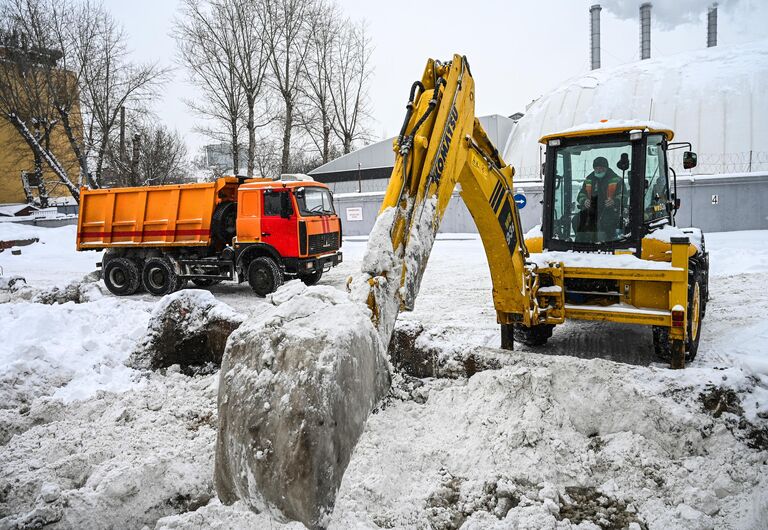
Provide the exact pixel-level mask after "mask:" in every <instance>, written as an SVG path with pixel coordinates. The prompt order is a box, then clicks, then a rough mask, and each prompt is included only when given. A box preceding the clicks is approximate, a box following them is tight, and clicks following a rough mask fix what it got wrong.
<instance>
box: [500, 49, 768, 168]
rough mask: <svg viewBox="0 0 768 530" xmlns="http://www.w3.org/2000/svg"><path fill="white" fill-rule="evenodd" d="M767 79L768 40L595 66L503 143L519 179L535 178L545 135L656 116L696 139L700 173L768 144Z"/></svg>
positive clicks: (530, 112)
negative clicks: (583, 125)
mask: <svg viewBox="0 0 768 530" xmlns="http://www.w3.org/2000/svg"><path fill="white" fill-rule="evenodd" d="M766 86H768V40H762V41H757V42H752V43H747V44H743V45H738V46H716V47H713V48H707V49H703V50H695V51H691V52H685V53H679V54H676V55H670V56H666V57H657V58H652V59H649V60H645V61H636V62H631V63H628V64H624V65H621V66H617V67H613V68H601V69H598V70H592V71H590V72H588V73H586V74H583V75H579V76H577V77H575V78H572V79H569V80H566V81H565V82H563V84H562V85H561V86H559V87H558V88H556V89H554V90H552V91H550V92H549V93H547V94H544V95H543V96H542V97H540V98H538V99H537V100H536V101H534V102H533V103H531V105H530V106H529V107H528V108H527V109H526V110H525V116H523V117H522V118H521V119H520V121H518V122H517V124H516V126H515V129H514V131H513V133H512V134H511V135H510V137H509V140H508V142H507V145H506V147H505V148H503V149H502V152H503V153H504V156H503V158H504V160H506V161H507V162H508V163H510V164H511V165H513V166H514V167H515V169H516V170H517V173H516V174H517V175H518V178H532V179H535V178H538V175H539V173H540V171H541V167H540V162H541V160H540V157H541V153H540V151H539V148H540V144H538V140H539V138H541V137H542V136H544V135H547V134H550V133H553V132H555V131H561V130H565V129H569V128H571V127H574V126H576V125H578V124H580V123H587V122H593V123H595V122H597V123H599V121H600V120H603V119H608V120H611V121H614V123H615V122H616V121H615V120H636V121H638V122H643V124H647V125H650V121H651V120H653V121H660V122H663V123H667V124H669V126H670V128H671V129H672V130H673V131H674V132H675V137H676V138H678V139H680V140H684V141H690V142H693V147H694V151H697V152H698V154H699V167H698V168H696V169H695V170H694V172H695V173H697V174H699V173H713V172H719V171H722V164H720V163H719V162H717V161H721V160H722V158H723V156H724V155H723V153H744V154H748V153H746V152H747V151H748V150H749V149H752V150H754V151H755V152H758V151H765V150H766V149H768V144H766V139H767V138H768V121H766V120H765V119H755V117H757V116H761V117H762V116H765V115H766V112H768V106H767V105H768V104H767V103H766V100H765V98H763V97H761V96H762V94H764V93H765V87H766ZM661 127H665V126H661ZM746 146H751V147H746ZM708 161H709V163H708ZM744 169H746V166H745V167H744Z"/></svg>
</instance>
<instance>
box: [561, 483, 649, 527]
mask: <svg viewBox="0 0 768 530" xmlns="http://www.w3.org/2000/svg"><path fill="white" fill-rule="evenodd" d="M565 493H566V494H567V495H568V497H570V499H571V502H570V503H565V502H564V503H562V504H561V505H560V515H559V517H558V519H560V520H561V521H562V520H563V519H568V520H569V521H570V522H571V523H573V524H580V523H582V522H583V521H589V522H592V523H594V524H596V525H598V526H599V527H600V528H603V529H605V530H622V529H624V528H627V527H628V526H629V524H630V523H637V524H639V525H640V528H642V529H643V530H647V528H648V527H647V526H646V524H645V523H644V522H642V521H641V520H640V519H638V517H637V514H636V513H635V512H634V511H631V512H630V511H627V504H626V503H625V502H623V501H620V500H617V499H612V498H610V497H607V496H605V495H603V494H602V493H600V492H599V491H597V490H596V489H595V488H589V487H580V486H572V487H566V488H565Z"/></svg>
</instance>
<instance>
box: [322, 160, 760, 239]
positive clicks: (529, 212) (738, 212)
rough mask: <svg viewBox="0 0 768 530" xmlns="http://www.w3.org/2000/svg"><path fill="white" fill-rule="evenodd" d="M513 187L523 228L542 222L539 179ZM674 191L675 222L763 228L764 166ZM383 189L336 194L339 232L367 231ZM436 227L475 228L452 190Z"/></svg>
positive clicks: (697, 179) (681, 180)
mask: <svg viewBox="0 0 768 530" xmlns="http://www.w3.org/2000/svg"><path fill="white" fill-rule="evenodd" d="M515 191H516V192H522V193H523V194H524V195H525V196H526V206H525V207H524V208H522V209H520V210H519V211H520V218H521V221H522V224H523V229H524V230H526V231H527V230H529V229H530V228H532V227H534V226H535V225H537V224H539V223H540V222H541V201H542V199H543V187H542V183H541V182H530V181H529V182H520V183H518V184H516V185H515ZM677 193H678V197H679V198H680V201H681V207H680V210H679V211H678V212H677V215H676V221H677V224H678V225H679V226H681V227H688V226H697V227H699V228H701V229H702V230H704V231H705V232H729V231H734V230H768V170H766V171H761V172H752V173H741V174H722V175H708V176H678V179H677ZM383 197H384V192H371V193H363V194H356V193H348V194H337V195H336V196H335V197H334V201H335V204H336V211H337V212H338V213H339V216H340V217H341V219H342V223H343V227H344V235H349V236H360V235H368V233H369V232H370V230H371V228H372V227H373V222H374V221H375V219H376V215H377V213H378V211H379V207H380V206H381V201H382V199H383ZM440 231H441V232H444V233H476V232H477V228H476V227H475V224H474V221H473V220H472V216H471V215H470V214H469V211H468V210H467V208H466V206H464V203H463V202H462V201H461V198H460V197H459V196H458V194H454V196H453V198H452V199H451V202H450V204H449V206H448V210H447V211H446V215H445V218H444V220H443V223H442V224H441V225H440Z"/></svg>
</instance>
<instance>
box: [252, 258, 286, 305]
mask: <svg viewBox="0 0 768 530" xmlns="http://www.w3.org/2000/svg"><path fill="white" fill-rule="evenodd" d="M248 284H249V285H250V286H251V289H253V292H255V293H256V294H257V295H259V296H267V295H268V294H269V293H274V292H275V291H277V289H278V287H280V286H281V285H283V271H281V270H280V267H278V265H277V263H275V260H273V259H272V258H268V257H265V256H262V257H260V258H256V259H254V260H253V261H252V262H251V264H250V265H248Z"/></svg>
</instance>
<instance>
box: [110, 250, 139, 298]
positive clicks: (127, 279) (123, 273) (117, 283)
mask: <svg viewBox="0 0 768 530" xmlns="http://www.w3.org/2000/svg"><path fill="white" fill-rule="evenodd" d="M103 274H104V284H105V285H106V286H107V289H109V292H110V293H112V294H114V295H117V296H126V295H129V294H134V293H135V292H136V291H138V290H139V287H140V286H141V274H140V273H139V267H138V265H136V263H135V262H133V261H132V260H130V259H128V258H111V259H110V260H109V261H108V262H107V264H106V265H105V266H104V271H103Z"/></svg>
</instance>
